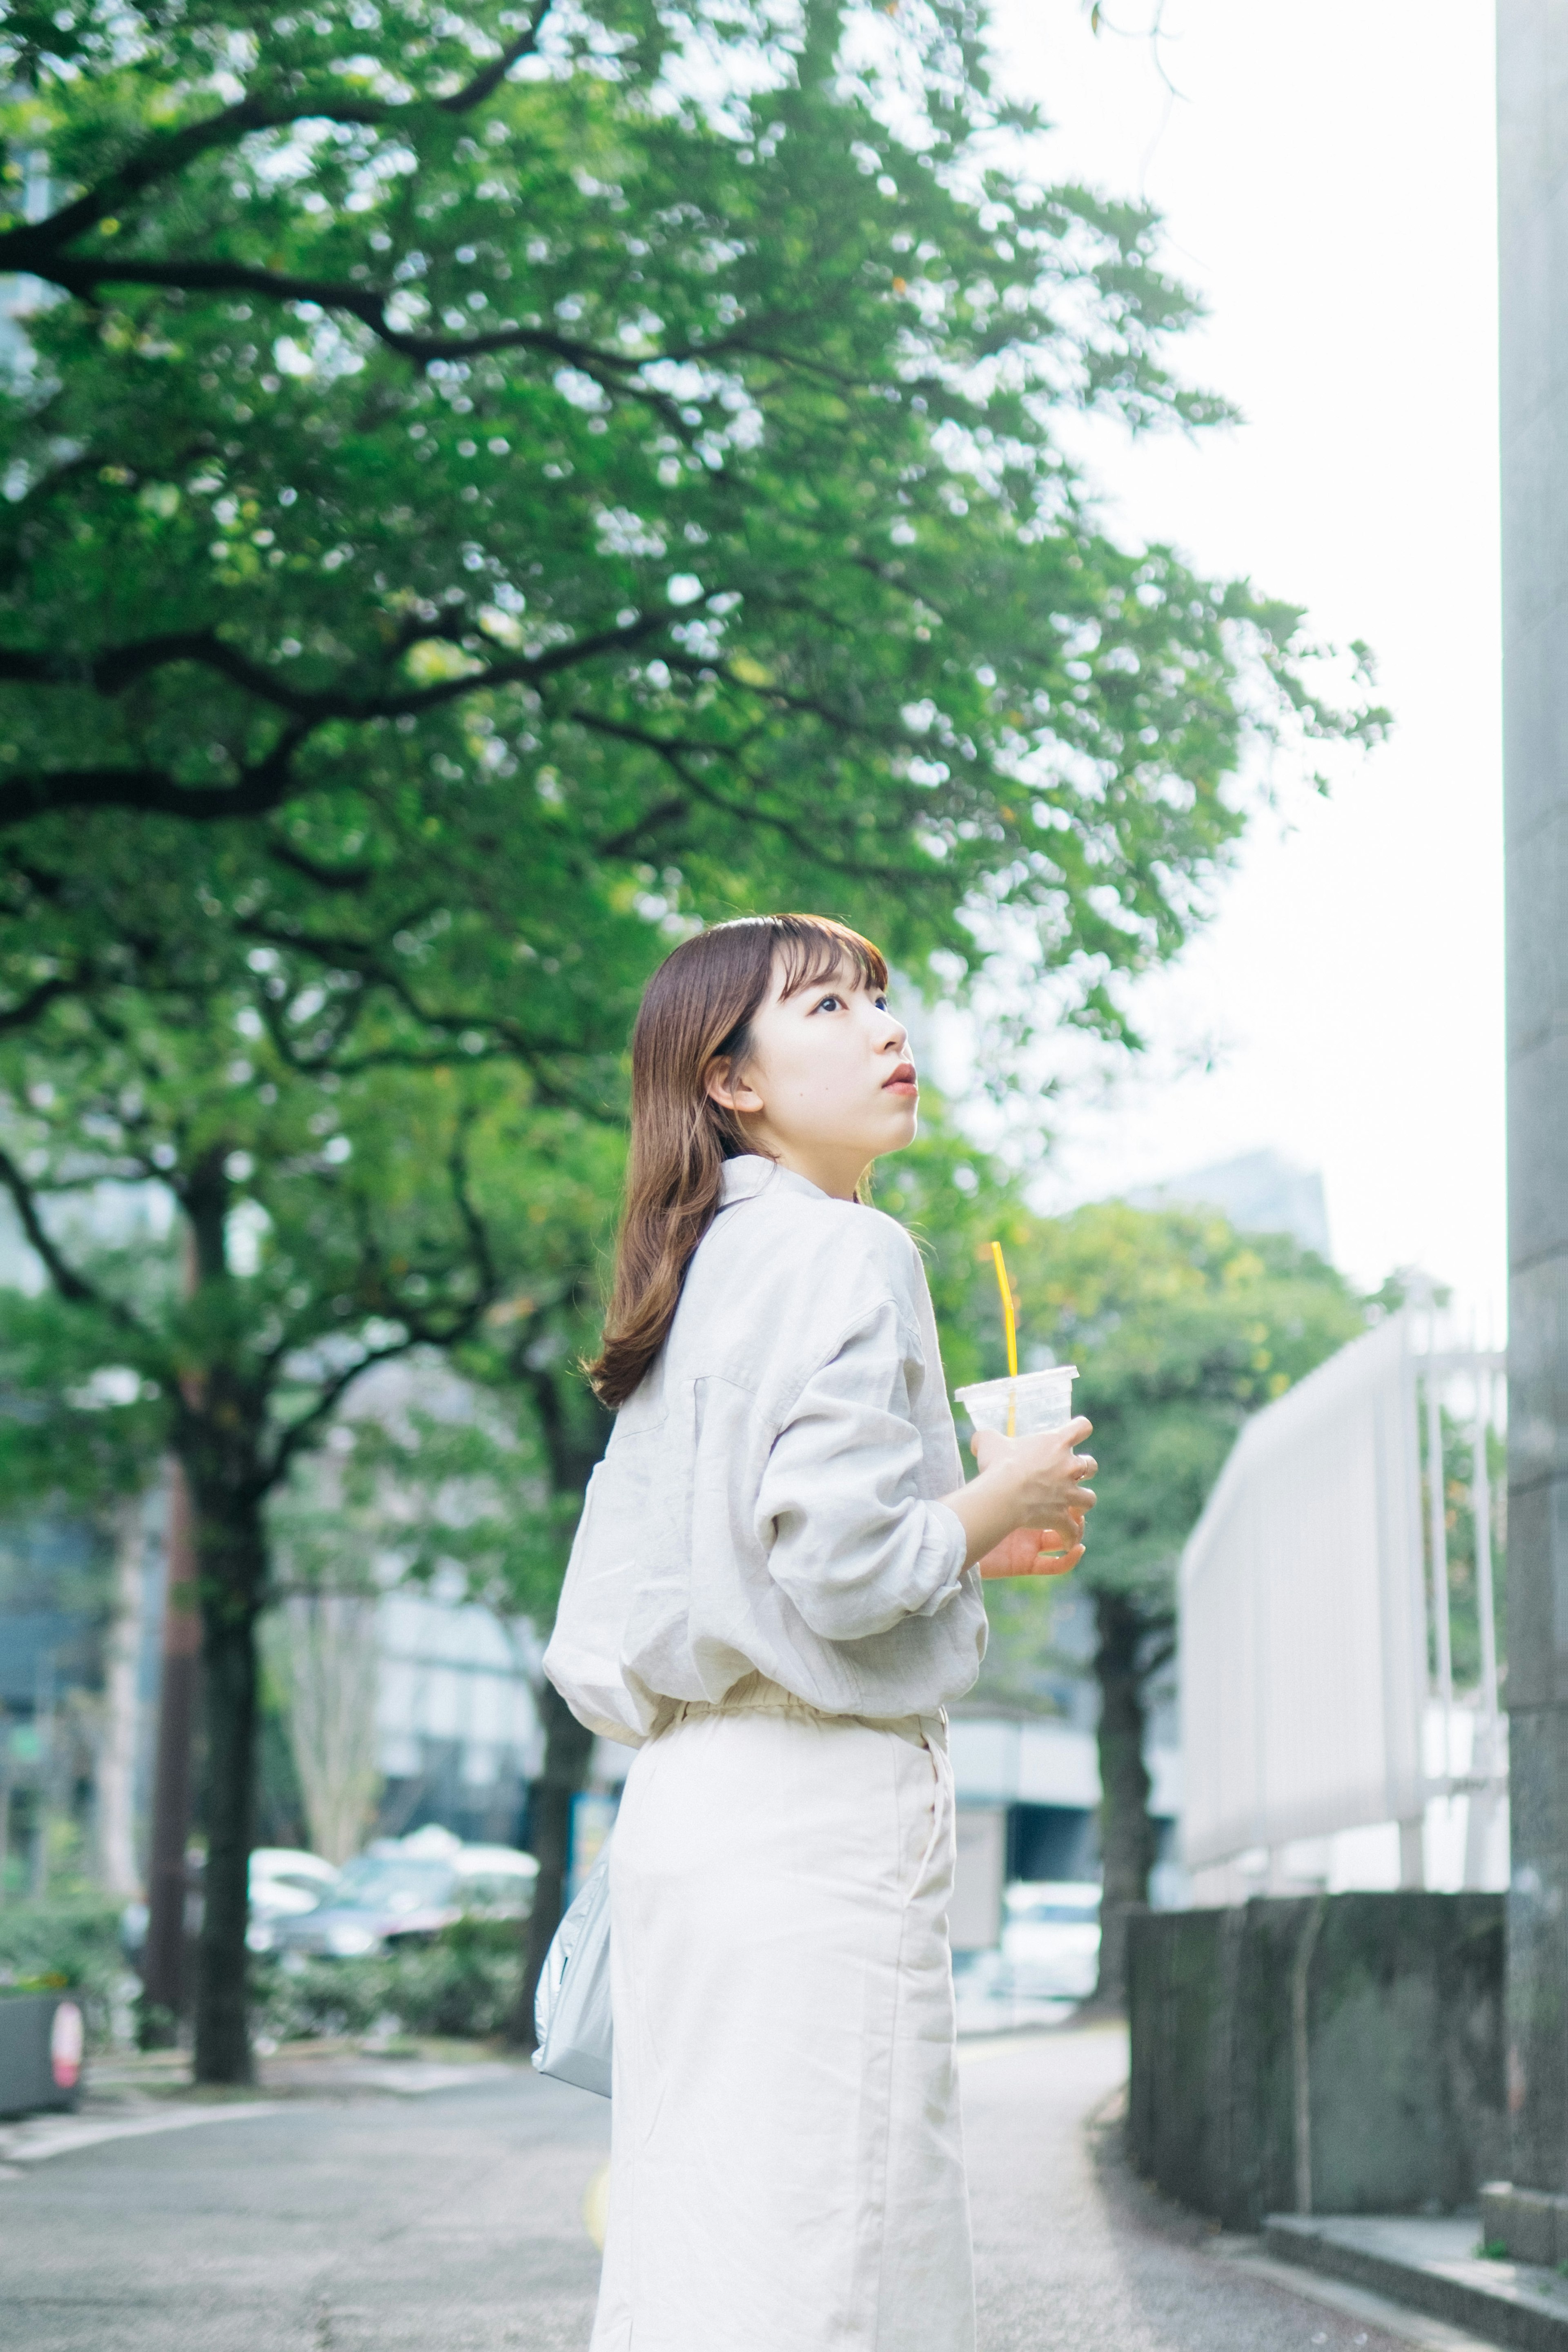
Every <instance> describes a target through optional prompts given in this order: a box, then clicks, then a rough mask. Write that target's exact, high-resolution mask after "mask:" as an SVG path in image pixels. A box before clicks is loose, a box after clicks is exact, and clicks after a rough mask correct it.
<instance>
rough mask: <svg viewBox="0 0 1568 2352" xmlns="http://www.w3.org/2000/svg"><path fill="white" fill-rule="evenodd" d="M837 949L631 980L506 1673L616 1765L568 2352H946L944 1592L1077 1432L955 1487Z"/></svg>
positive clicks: (949, 1611)
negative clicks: (595, 1312)
mask: <svg viewBox="0 0 1568 2352" xmlns="http://www.w3.org/2000/svg"><path fill="white" fill-rule="evenodd" d="M887 979H888V973H887V967H886V964H885V963H884V961H883V959H882V957H881V955H880V954H879V951H878V950H877V949H876V948H874V947H873V946H871V945H870V943H869V942H868V940H863V939H861V938H860V937H859V936H858V933H856V932H854V931H851V930H848V929H846V928H845V927H844V926H843V925H842V924H839V923H836V922H831V921H828V920H826V919H824V918H821V917H817V916H805V915H782V916H768V917H761V918H757V919H748V920H745V921H742V922H733V923H723V924H720V925H719V926H717V927H716V928H715V929H712V930H709V931H704V932H702V933H701V934H700V935H699V936H698V937H697V938H695V939H692V940H688V941H687V942H686V943H685V945H684V946H682V947H679V948H678V949H677V950H675V952H674V954H673V955H671V956H670V957H669V958H668V961H666V962H665V963H664V964H663V966H662V967H661V968H660V970H659V971H658V972H657V973H656V974H655V976H654V978H653V980H652V981H651V982H650V983H649V986H648V989H647V994H646V995H645V997H644V999H643V1003H642V1009H641V1012H640V1013H639V1014H638V1018H637V1030H636V1034H635V1036H634V1039H633V1046H632V1152H631V1169H630V1176H629V1180H628V1185H627V1194H626V1215H625V1220H624V1223H623V1227H622V1233H621V1239H620V1251H619V1256H618V1260H617V1265H616V1283H615V1291H614V1296H613V1298H612V1301H611V1307H610V1313H609V1318H608V1322H607V1325H606V1330H605V1346H604V1352H603V1354H602V1355H601V1356H600V1358H599V1360H598V1361H597V1363H596V1364H595V1366H594V1367H593V1375H594V1380H595V1386H596V1388H597V1390H598V1392H599V1394H600V1395H601V1396H602V1397H603V1398H604V1399H605V1402H607V1403H609V1404H612V1405H615V1406H616V1407H618V1408H619V1411H618V1414H617V1418H616V1427H615V1433H614V1435H613V1436H612V1438H611V1440H610V1444H609V1449H608V1451H607V1453H606V1454H605V1459H604V1461H603V1462H602V1463H601V1464H600V1465H599V1468H598V1469H597V1471H596V1472H595V1475H594V1480H593V1483H592V1485H591V1486H590V1488H589V1491H588V1497H587V1502H586V1505H585V1507H584V1514H583V1519H582V1524H581V1527H580V1528H579V1530H578V1534H577V1540H576V1543H575V1545H574V1549H573V1554H572V1562H571V1567H570V1570H569V1571H568V1574H567V1579H566V1586H565V1591H564V1592H563V1597H562V1602H561V1610H560V1614H559V1617H558V1620H557V1623H556V1630H555V1634H554V1637H553V1639H552V1642H551V1644H550V1648H549V1651H548V1654H547V1655H546V1658H545V1671H546V1672H547V1673H548V1674H549V1675H550V1677H551V1679H552V1682H553V1683H554V1685H555V1686H556V1688H557V1689H558V1690H559V1691H560V1692H561V1693H562V1695H563V1697H564V1698H565V1699H566V1701H567V1702H568V1704H569V1705H570V1706H571V1707H572V1708H573V1710H574V1713H575V1714H576V1715H577V1716H578V1717H580V1718H581V1720H582V1721H583V1722H584V1723H586V1724H590V1725H591V1726H592V1727H594V1729H595V1731H598V1732H600V1733H603V1734H605V1736H607V1737H608V1738H612V1739H620V1740H625V1741H628V1742H630V1743H632V1744H634V1745H636V1746H637V1749H638V1753H637V1759H636V1760H635V1762H634V1763H633V1765H632V1767H631V1770H630V1773H629V1775H628V1777H627V1780H626V1795H625V1798H624V1800H623V1801H622V1805H621V1811H620V1817H619V1820H618V1822H617V1823H616V1837H615V1844H614V1849H613V1856H612V1861H611V1867H610V1887H611V1898H610V1899H611V1921H612V1926H611V1949H612V1979H613V1987H612V1990H613V2002H614V2011H615V2031H616V2047H615V2095H614V2107H613V2119H612V2154H611V2171H610V2208H609V2226H608V2232H607V2236H606V2241H605V2269H604V2278H603V2284H602V2286H601V2289H600V2296H599V2308H598V2316H597V2320H596V2323H595V2331H594V2339H593V2352H829V2347H833V2348H834V2352H840V2347H842V2352H972V2347H973V2341H974V2316H973V2284H972V2279H971V2270H970V2252H969V2223H968V2208H967V2202H966V2197H965V2189H964V2180H963V2147H962V2142H961V2138H960V2133H959V2120H958V2100H957V2084H956V2076H955V2068H954V2041H953V2014H952V1970H951V1962H950V1956H949V1950H948V1942H947V1917H946V1914H947V1905H948V1899H949V1895H950V1893H951V1889H952V1865H953V1806H952V1774H951V1771H950V1769H949V1767H948V1762H947V1750H946V1718H945V1717H944V1716H943V1714H942V1708H943V1706H945V1704H946V1703H947V1702H948V1701H949V1700H950V1699H955V1698H957V1697H959V1696H961V1694H962V1693H963V1692H964V1691H966V1690H967V1689H968V1688H969V1686H970V1685H971V1684H972V1683H973V1680H974V1677H975V1675H976V1673H977V1672H978V1670H979V1664H980V1659H981V1656H982V1654H983V1652H984V1643H985V1612H984V1605H983V1603H982V1600H981V1593H980V1578H981V1577H982V1576H986V1575H992V1576H1015V1575H1028V1574H1059V1573H1061V1572H1062V1571H1063V1570H1066V1569H1068V1568H1071V1567H1072V1566H1074V1565H1075V1563H1076V1562H1077V1561H1078V1559H1079V1558H1080V1557H1081V1555H1082V1549H1083V1547H1082V1542H1081V1536H1082V1529H1083V1517H1084V1513H1085V1512H1086V1511H1087V1510H1088V1509H1089V1507H1090V1506H1091V1505H1092V1503H1093V1500H1094V1497H1093V1496H1092V1494H1090V1493H1089V1491H1088V1490H1087V1488H1086V1487H1085V1486H1084V1485H1083V1483H1082V1482H1083V1480H1084V1478H1085V1477H1086V1476H1087V1475H1089V1473H1090V1472H1091V1471H1092V1470H1093V1468H1094V1465H1093V1463H1092V1462H1091V1461H1089V1460H1088V1459H1087V1458H1085V1457H1078V1456H1075V1454H1074V1451H1073V1448H1074V1445H1075V1444H1076V1443H1077V1441H1078V1440H1079V1439H1080V1438H1082V1437H1084V1436H1086V1435H1087V1434H1088V1433H1089V1423H1088V1422H1086V1421H1078V1422H1074V1423H1072V1424H1071V1426H1070V1428H1068V1429H1067V1430H1065V1431H1058V1432H1053V1433H1050V1434H1049V1435H1047V1436H1042V1437H1030V1438H1020V1439H1016V1440H1009V1439H1007V1438H1003V1437H995V1436H990V1435H987V1434H985V1433H982V1434H981V1435H980V1436H979V1437H977V1438H976V1440H975V1442H974V1451H975V1454H976V1457H977V1459H978V1461H979V1463H980V1465H981V1466H980V1475H979V1476H978V1477H975V1478H973V1479H972V1480H970V1481H969V1483H968V1484H967V1485H966V1484H965V1483H964V1480H963V1468H962V1464H961V1462H960V1458H959V1454H958V1448H957V1444H956V1442H955V1439H954V1436H953V1429H952V1415H951V1413H950V1412H949V1409H948V1403H947V1398H946V1393H945V1390H944V1387H943V1381H942V1359H941V1355H940V1352H939V1349H938V1345H937V1335H936V1327H935V1323H934V1321H933V1319H932V1316H931V1300H930V1297H929V1295H928V1293H927V1289H926V1284H925V1277H924V1273H923V1270H922V1268H921V1261H920V1257H919V1255H918V1253H917V1252H916V1249H915V1247H914V1244H913V1243H912V1242H911V1241H910V1238H909V1236H908V1235H907V1234H905V1233H904V1232H903V1230H902V1229H901V1227H900V1226H898V1225H897V1224H895V1223H893V1222H892V1220H891V1219H890V1218H888V1217H885V1216H882V1215H879V1213H878V1212H877V1211H876V1210H874V1209H871V1208H868V1207H867V1206H866V1205H865V1204H864V1203H863V1202H862V1200H861V1186H862V1182H863V1180H864V1178H865V1176H866V1173H867V1171H868V1168H869V1167H870V1164H871V1162H872V1161H873V1160H876V1159H877V1158H878V1157H879V1155H880V1154H881V1153H883V1152H885V1151H896V1150H900V1149H901V1148H902V1147H903V1146H904V1145H906V1144H908V1143H909V1142H910V1141H911V1140H912V1139H913V1136H914V1132H915V1123H916V1109H917V1100H918V1087H917V1084H916V1078H915V1070H914V1066H913V1063H912V1062H911V1061H910V1055H909V1045H908V1039H907V1036H906V1034H905V1032H904V1030H903V1029H902V1028H901V1027H900V1024H899V1023H898V1021H897V1020H896V1019H895V1018H894V1016H893V1014H892V1013H890V1012H889V1009H888V1003H887V997H886V994H885V991H886V987H887Z"/></svg>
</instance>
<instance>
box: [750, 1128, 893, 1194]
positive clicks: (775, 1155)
mask: <svg viewBox="0 0 1568 2352" xmlns="http://www.w3.org/2000/svg"><path fill="white" fill-rule="evenodd" d="M747 1140H748V1144H749V1146H750V1149H751V1150H753V1151H755V1152H758V1153H760V1154H761V1156H762V1157H763V1159H764V1160H776V1161H777V1163H778V1165H779V1166H780V1167H781V1168H787V1169H788V1170H789V1171H790V1174H791V1175H792V1176H804V1177H805V1181H806V1182H807V1183H808V1184H815V1185H816V1189H817V1191H818V1192H826V1195H827V1197H828V1199H829V1200H830V1201H853V1200H854V1199H855V1198H856V1196H857V1193H858V1189H859V1184H860V1179H861V1178H862V1177H863V1176H864V1175H865V1173H866V1168H865V1165H864V1164H862V1163H860V1162H859V1161H858V1156H857V1155H856V1154H854V1153H851V1152H847V1151H842V1150H840V1151H836V1150H833V1148H832V1147H831V1146H830V1145H823V1146H821V1147H820V1148H816V1149H814V1148H812V1147H811V1146H809V1145H802V1144H799V1143H792V1142H786V1141H785V1140H784V1139H783V1138H782V1137H778V1136H771V1135H755V1136H750V1137H748V1139H747Z"/></svg>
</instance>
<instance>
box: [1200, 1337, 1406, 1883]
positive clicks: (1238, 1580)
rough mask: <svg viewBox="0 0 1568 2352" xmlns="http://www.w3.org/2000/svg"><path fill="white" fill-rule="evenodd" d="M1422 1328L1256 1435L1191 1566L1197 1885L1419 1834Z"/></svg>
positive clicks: (1352, 1358) (1368, 1342)
mask: <svg viewBox="0 0 1568 2352" xmlns="http://www.w3.org/2000/svg"><path fill="white" fill-rule="evenodd" d="M1415 1369H1416V1365H1415V1358H1414V1356H1413V1353H1412V1348H1411V1318H1410V1315H1409V1314H1408V1313H1407V1312H1406V1313H1402V1314H1399V1315H1394V1316H1391V1317H1390V1318H1388V1319H1387V1321H1386V1322H1384V1323H1383V1324H1380V1325H1379V1326H1378V1328H1376V1329H1375V1330H1373V1331H1369V1332H1368V1333H1367V1335H1366V1336H1365V1338H1364V1339H1356V1340H1353V1341H1352V1343H1351V1345H1350V1346H1349V1347H1347V1348H1344V1349H1342V1350H1341V1351H1340V1353H1339V1354H1338V1355H1337V1356H1334V1357H1332V1358H1331V1360H1329V1362H1327V1363H1326V1364H1323V1365H1321V1366H1320V1367H1319V1369H1318V1370H1316V1371H1315V1372H1312V1373H1311V1374H1310V1375H1309V1377H1308V1378H1307V1379H1306V1380H1304V1381H1301V1382H1300V1384H1299V1386H1297V1387H1296V1388H1294V1389H1292V1390H1290V1391H1288V1393H1287V1394H1286V1395H1284V1396H1282V1397H1281V1398H1280V1399H1279V1402H1277V1403H1275V1404H1272V1405H1269V1406H1268V1407H1267V1408H1266V1409H1265V1410H1264V1411H1263V1412H1260V1413H1258V1415H1257V1416H1256V1418H1255V1419H1253V1420H1252V1421H1250V1422H1248V1423H1247V1425H1246V1427H1245V1428H1244V1429H1243V1431H1242V1433H1241V1435H1240V1436H1239V1438H1238V1439H1237V1444H1236V1446H1235V1449H1234V1450H1233V1452H1232V1454H1231V1456H1230V1459H1229V1461H1228V1462H1227V1463H1226V1467H1225V1470H1224V1471H1223V1473H1222V1474H1221V1476H1220V1479H1219V1482H1218V1484H1217V1485H1216V1486H1215V1491H1214V1493H1213V1495H1212V1496H1210V1498H1209V1503H1208V1507H1207V1508H1206V1509H1205V1512H1204V1515H1203V1517H1202V1518H1201V1520H1200V1521H1199V1523H1198V1525H1197V1527H1196V1528H1194V1532H1193V1534H1192V1537H1191V1538H1190V1539H1189V1541H1188V1544H1187V1547H1186V1549H1185V1552H1184V1555H1183V1560H1182V1574H1181V1644H1180V1668H1179V1671H1180V1677H1181V1699H1182V1746H1183V1768H1184V1823H1183V1852H1184V1859H1185V1861H1186V1864H1187V1866H1188V1868H1189V1869H1201V1868H1204V1867H1205V1866H1206V1865H1209V1864H1215V1863H1219V1862H1223V1861H1226V1860H1228V1859H1229V1858H1231V1857H1233V1856H1235V1855H1237V1854H1238V1853H1245V1852H1247V1850H1248V1849H1251V1848H1258V1847H1263V1848H1269V1849H1272V1848H1276V1847H1279V1846H1281V1845H1284V1844H1286V1843H1289V1842H1290V1841H1292V1840H1295V1839H1300V1838H1309V1837H1318V1836H1322V1835H1325V1834H1329V1833H1331V1832H1335V1831H1339V1830H1344V1829H1352V1828H1356V1827H1359V1826H1361V1825H1363V1824H1368V1823H1372V1822H1389V1821H1402V1822H1409V1821H1415V1820H1419V1819H1420V1817H1421V1814H1422V1810H1423V1806H1424V1802H1425V1799H1426V1776H1425V1774H1424V1771H1423V1759H1422V1753H1421V1726H1422V1716H1423V1709H1424V1706H1425V1702H1426V1680H1427V1675H1426V1603H1425V1596H1424V1592H1423V1573H1424V1570H1423V1540H1422V1524H1421V1496H1420V1486H1419V1459H1418V1453H1417V1439H1416V1425H1415V1386H1414V1383H1415Z"/></svg>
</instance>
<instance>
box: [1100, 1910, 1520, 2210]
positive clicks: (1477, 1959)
mask: <svg viewBox="0 0 1568 2352" xmlns="http://www.w3.org/2000/svg"><path fill="white" fill-rule="evenodd" d="M1128 1967H1129V1988H1128V2000H1129V2008H1130V2013H1131V2029H1132V2080H1131V2093H1130V2098H1129V2112H1128V2138H1129V2145H1130V2152H1131V2158H1132V2161H1133V2163H1134V2165H1135V2166H1136V2168H1137V2169H1138V2170H1139V2171H1140V2172H1142V2173H1143V2174H1144V2175H1145V2176H1146V2177H1148V2178H1150V2179H1153V2180H1154V2181H1155V2182H1156V2183H1157V2184H1158V2185H1159V2187H1160V2188H1162V2189H1164V2190H1165V2191H1166V2193H1167V2194H1168V2195H1170V2196H1173V2197H1176V2198H1179V2199H1180V2200H1182V2201H1183V2203H1184V2204H1188V2205H1192V2206H1195V2207H1196V2208H1197V2209H1198V2210H1200V2211H1201V2212H1205V2213H1211V2214H1213V2215H1214V2216H1215V2219H1216V2220H1218V2221H1223V2222H1224V2223H1225V2224H1226V2227H1227V2228H1228V2229H1235V2230H1256V2229H1258V2226H1259V2225H1260V2223H1261V2221H1262V2220H1263V2217H1264V2215H1265V2214H1267V2213H1271V2212H1287V2213H1288V2212H1293V2211H1294V2212H1319V2213H1370V2212H1382V2213H1390V2212H1419V2211H1422V2210H1434V2209H1437V2210H1452V2209H1453V2208H1455V2207H1457V2206H1460V2205H1466V2204H1469V2203H1473V2202H1474V2200H1475V2197H1476V2193H1477V2190H1478V2189H1479V2184H1480V2182H1481V2181H1482V2180H1483V2179H1490V2178H1491V2177H1493V2176H1494V2175H1495V2173H1496V2172H1497V2170H1498V2168H1499V2166H1500V2163H1501V2160H1502V2156H1503V2150H1504V2147H1505V2146H1506V2137H1507V2135H1506V2118H1505V2113H1504V2101H1503V2041H1502V1986H1503V1898H1502V1897H1501V1896H1500V1895H1422V1894H1414V1893H1402V1894H1394V1895H1329V1896H1321V1895H1320V1896H1309V1897H1305V1898H1302V1899H1300V1900H1296V1901H1277V1900H1269V1899H1268V1898H1262V1899H1258V1900H1256V1901H1254V1902H1251V1903H1247V1904H1245V1905H1243V1906H1240V1907H1238V1908H1236V1909H1232V1910H1226V1911H1176V1912H1143V1913H1141V1914H1139V1915H1137V1916H1135V1917H1134V1918H1133V1920H1132V1923H1131V1938H1130V1947H1129V1956H1128Z"/></svg>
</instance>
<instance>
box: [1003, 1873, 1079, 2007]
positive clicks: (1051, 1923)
mask: <svg viewBox="0 0 1568 2352" xmlns="http://www.w3.org/2000/svg"><path fill="white" fill-rule="evenodd" d="M1003 1901H1004V1904H1005V1914H1004V1917H1003V1924H1002V1958H1003V1959H1004V1960H1005V1963H1006V1965H1007V1970H1008V1974H1009V1975H1010V1977H1011V1979H1012V1984H1013V1990H1014V1991H1015V1992H1016V1993H1021V1994H1023V1995H1025V1996H1026V1997H1028V1998H1030V1999H1035V2000H1053V1999H1054V2000H1088V1998H1089V1994H1090V1993H1091V1992H1092V1991H1093V1990H1094V1988H1095V1985H1096V1983H1097V1982H1098V1981H1099V1978H1100V1889H1099V1887H1098V1886H1097V1885H1094V1884H1093V1883H1092V1882H1091V1881H1089V1880H1078V1879H1035V1880H1020V1881H1019V1882H1017V1883H1016V1885H1012V1886H1009V1887H1008V1889H1007V1891H1006V1894H1005V1896H1004V1897H1003Z"/></svg>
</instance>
